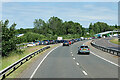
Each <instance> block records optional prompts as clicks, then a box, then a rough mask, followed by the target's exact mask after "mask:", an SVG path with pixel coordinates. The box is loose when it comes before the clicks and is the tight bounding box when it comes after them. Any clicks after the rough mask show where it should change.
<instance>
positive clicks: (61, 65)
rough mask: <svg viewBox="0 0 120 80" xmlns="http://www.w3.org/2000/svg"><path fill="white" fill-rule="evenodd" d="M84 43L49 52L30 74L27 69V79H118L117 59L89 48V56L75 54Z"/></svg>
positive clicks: (60, 47)
mask: <svg viewBox="0 0 120 80" xmlns="http://www.w3.org/2000/svg"><path fill="white" fill-rule="evenodd" d="M85 42H86V41H80V42H77V43H75V44H72V45H70V46H59V47H58V48H56V49H54V50H53V51H51V52H49V55H47V56H46V57H45V58H44V60H43V59H42V60H43V61H42V62H41V61H39V62H38V63H39V64H38V65H37V66H36V67H35V68H33V69H32V70H31V72H30V70H29V69H28V71H29V72H27V73H28V74H29V75H30V76H29V77H28V78H30V77H31V78H118V66H117V65H118V64H117V61H118V60H117V59H118V58H116V57H114V56H112V55H111V54H107V53H105V52H104V53H103V52H102V51H100V50H97V49H95V48H92V47H91V46H90V50H91V52H92V53H90V55H78V54H77V50H78V46H80V45H82V44H83V43H85ZM93 53H94V54H96V55H99V54H100V55H102V57H104V58H105V59H107V60H108V61H107V60H103V59H101V58H100V57H98V56H95V55H93ZM104 54H105V56H104ZM111 61H112V62H113V63H112V62H111ZM110 62H111V63H110ZM115 64H117V65H115ZM23 74H24V73H23ZM25 75H27V74H25ZM23 76H24V75H23ZM21 78H22V76H21Z"/></svg>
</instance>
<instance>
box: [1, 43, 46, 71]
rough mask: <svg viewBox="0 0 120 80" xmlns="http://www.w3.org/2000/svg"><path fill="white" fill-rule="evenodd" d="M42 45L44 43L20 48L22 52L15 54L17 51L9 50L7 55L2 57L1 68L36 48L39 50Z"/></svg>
mask: <svg viewBox="0 0 120 80" xmlns="http://www.w3.org/2000/svg"><path fill="white" fill-rule="evenodd" d="M43 47H44V45H40V46H33V47H27V48H25V49H22V50H20V51H21V52H22V54H16V53H17V52H16V51H11V53H10V55H9V57H2V69H4V68H6V67H8V66H9V65H11V64H13V63H14V62H16V61H18V60H20V59H21V58H23V57H25V56H26V55H28V54H30V53H32V52H35V51H37V50H39V49H41V48H43ZM17 51H18V50H17ZM19 53H20V52H19ZM2 69H1V70H2Z"/></svg>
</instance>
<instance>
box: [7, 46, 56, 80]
mask: <svg viewBox="0 0 120 80" xmlns="http://www.w3.org/2000/svg"><path fill="white" fill-rule="evenodd" d="M56 46H57V44H56V45H52V46H51V48H53V47H56ZM51 48H49V49H51ZM49 49H48V50H49ZM45 51H47V50H45ZM45 51H43V52H41V53H39V54H38V55H36V56H34V57H33V58H31V59H30V60H29V61H27V62H26V63H25V64H23V65H21V66H20V67H19V68H18V69H17V70H15V71H14V72H13V73H12V74H10V75H9V76H7V78H18V77H19V76H20V75H21V73H22V72H23V71H24V70H25V69H27V68H29V67H28V66H30V65H31V64H32V63H33V62H35V61H36V60H37V59H38V58H39V56H40V55H42V54H43V53H44V52H45Z"/></svg>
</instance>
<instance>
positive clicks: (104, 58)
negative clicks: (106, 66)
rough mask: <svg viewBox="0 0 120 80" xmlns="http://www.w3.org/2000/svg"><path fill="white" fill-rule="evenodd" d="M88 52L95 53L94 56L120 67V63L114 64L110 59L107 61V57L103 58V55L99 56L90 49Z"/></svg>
mask: <svg viewBox="0 0 120 80" xmlns="http://www.w3.org/2000/svg"><path fill="white" fill-rule="evenodd" d="M90 53H91V54H93V55H95V56H97V57H99V58H100V59H102V60H104V61H107V62H109V63H111V64H113V65H115V66H117V67H120V65H118V64H116V63H114V62H112V61H109V60H107V59H105V58H103V57H101V56H99V55H97V54H95V53H93V52H92V51H90Z"/></svg>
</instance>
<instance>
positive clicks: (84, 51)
mask: <svg viewBox="0 0 120 80" xmlns="http://www.w3.org/2000/svg"><path fill="white" fill-rule="evenodd" d="M78 54H90V49H89V47H88V46H87V45H81V46H80V47H78Z"/></svg>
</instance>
